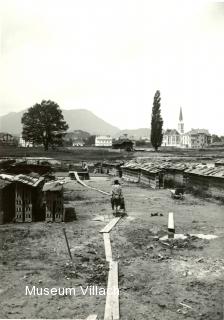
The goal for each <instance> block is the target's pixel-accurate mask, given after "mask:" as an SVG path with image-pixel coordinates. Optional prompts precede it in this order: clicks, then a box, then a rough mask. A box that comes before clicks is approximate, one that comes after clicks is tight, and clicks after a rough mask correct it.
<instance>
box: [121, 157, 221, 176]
mask: <svg viewBox="0 0 224 320" xmlns="http://www.w3.org/2000/svg"><path fill="white" fill-rule="evenodd" d="M122 168H127V169H134V170H144V171H147V172H151V173H158V172H161V171H166V170H179V171H182V172H186V173H188V174H197V175H201V176H207V177H216V178H224V168H223V167H215V166H214V165H203V164H201V163H187V162H186V163H183V162H180V163H173V162H143V163H138V162H136V161H133V160H131V161H129V162H126V163H125V164H124V166H122Z"/></svg>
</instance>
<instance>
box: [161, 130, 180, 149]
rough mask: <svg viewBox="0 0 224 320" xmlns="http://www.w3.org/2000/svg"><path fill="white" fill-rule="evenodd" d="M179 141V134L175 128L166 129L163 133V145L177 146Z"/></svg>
mask: <svg viewBox="0 0 224 320" xmlns="http://www.w3.org/2000/svg"><path fill="white" fill-rule="evenodd" d="M180 142H181V135H180V133H179V132H178V131H177V130H176V129H167V130H166V131H165V132H164V134H163V143H162V146H164V147H179V146H180Z"/></svg>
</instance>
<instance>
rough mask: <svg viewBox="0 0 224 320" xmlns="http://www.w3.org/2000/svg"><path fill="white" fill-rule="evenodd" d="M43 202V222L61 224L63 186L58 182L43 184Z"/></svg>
mask: <svg viewBox="0 0 224 320" xmlns="http://www.w3.org/2000/svg"><path fill="white" fill-rule="evenodd" d="M43 192H44V200H45V220H46V221H47V222H53V221H55V222H62V221H63V213H64V205H63V202H64V201H63V185H62V184H60V183H59V182H53V183H52V182H49V183H45V185H44V187H43Z"/></svg>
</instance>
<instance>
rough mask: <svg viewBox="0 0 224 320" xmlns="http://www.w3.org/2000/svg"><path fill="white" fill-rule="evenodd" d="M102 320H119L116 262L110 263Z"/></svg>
mask: <svg viewBox="0 0 224 320" xmlns="http://www.w3.org/2000/svg"><path fill="white" fill-rule="evenodd" d="M104 320H119V291H118V262H117V261H111V262H110V269H109V275H108V282H107V297H106V305H105V312H104Z"/></svg>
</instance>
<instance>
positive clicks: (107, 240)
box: [103, 233, 112, 262]
mask: <svg viewBox="0 0 224 320" xmlns="http://www.w3.org/2000/svg"><path fill="white" fill-rule="evenodd" d="M103 240H104V248H105V256H106V261H108V262H110V261H112V250H111V244H110V234H109V233H104V234H103Z"/></svg>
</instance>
